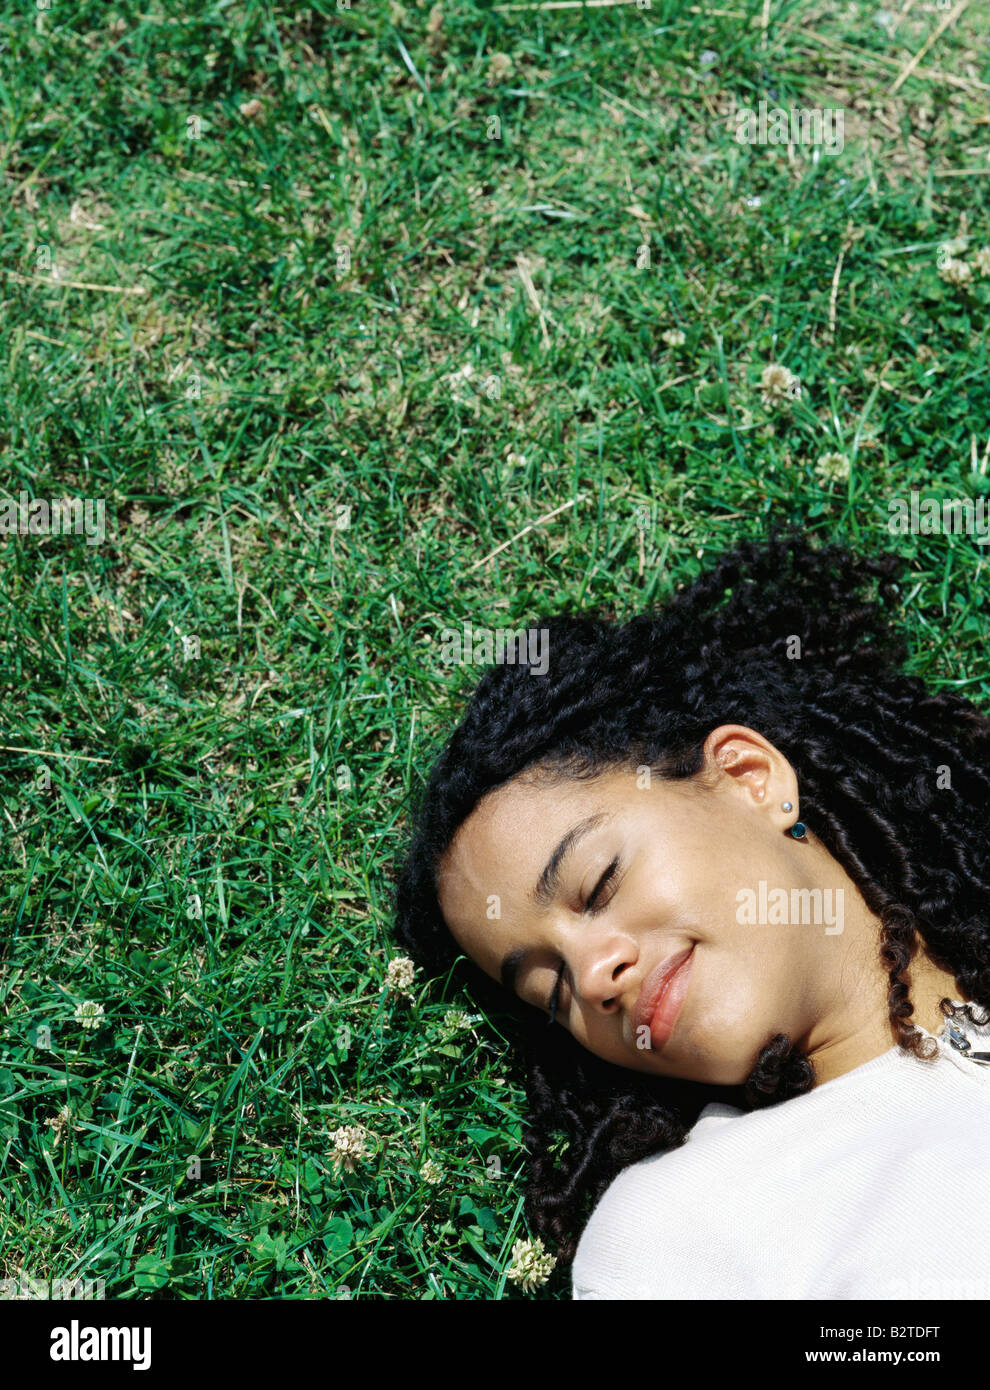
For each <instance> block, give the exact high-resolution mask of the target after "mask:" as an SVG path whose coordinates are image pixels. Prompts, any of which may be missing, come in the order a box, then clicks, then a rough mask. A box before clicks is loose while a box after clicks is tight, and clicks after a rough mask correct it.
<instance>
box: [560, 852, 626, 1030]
mask: <svg viewBox="0 0 990 1390" xmlns="http://www.w3.org/2000/svg"><path fill="white" fill-rule="evenodd" d="M618 868H619V860H618V856H616V858H615V859H613V860H612V862H611V864H609V866H608V868H607V869H606V870H605V872H604V873H603V874H602V876H601V878H600V879H599V880H598V882H597V883H596V884H595V886H594V888H593V890H592V892H591V896H590V897H589V898H588V901H587V902H586V903H585V905H584V910H585V912H586V913H589V914H590V915H591V916H592V917H593V916H594V915H595V914H596V913H597V912H601V911H603V910H604V908H605V907H607V905H608V903H609V902H611V900H612V897H614V896H615V895H614V894H612V895H611V897H609V898H608V899H607V900H606V901H605V902H604V903H599V904H598V906H596V907H592V903H594V902H595V900H596V899H597V898H598V896H599V894H600V893H601V891H602V889H603V888H606V887H607V886H608V884H609V883H611V881H612V879H613V878H615V875H616V873H617V871H618ZM563 981H564V964H563V962H561V966H560V969H559V971H558V972H557V983H556V984H555V985H554V988H553V993H552V994H551V996H550V999H549V1001H548V1003H547V1009H548V1010H549V1013H550V1024H553V1022H554V1020H555V1018H556V1016H557V1009H558V1008H559V1006H560V987H561V985H562V984H563ZM548 1026H550V1025H548Z"/></svg>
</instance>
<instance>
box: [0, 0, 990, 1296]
mask: <svg viewBox="0 0 990 1390" xmlns="http://www.w3.org/2000/svg"><path fill="white" fill-rule="evenodd" d="M145 8H146V7H144V6H138V5H136V4H130V3H125V4H115V5H113V6H112V7H108V6H107V5H106V4H104V3H102V0H101V3H95V0H79V3H76V4H74V5H72V6H71V7H68V6H65V5H63V4H62V3H60V0H54V3H53V4H52V7H51V8H50V9H48V10H46V11H41V12H39V11H36V10H35V9H34V8H33V7H32V6H30V5H28V4H27V3H26V0H22V3H20V4H19V5H18V6H17V7H16V8H15V7H8V8H7V9H6V12H5V14H4V16H3V17H2V18H0V45H2V50H0V51H2V53H3V62H2V67H3V70H4V78H3V82H2V84H0V165H2V169H3V180H4V195H5V196H4V198H3V204H2V211H0V252H2V272H0V280H2V287H3V298H4V313H3V316H2V321H0V335H2V349H0V359H2V362H3V364H4V365H3V366H2V367H0V371H2V373H3V382H2V390H0V440H2V445H3V461H4V491H5V493H6V494H7V495H10V496H13V497H15V498H16V497H17V496H18V494H19V493H20V492H21V490H28V491H29V492H30V493H31V495H32V496H34V497H39V498H52V497H54V498H58V497H62V496H63V495H69V496H80V497H89V498H102V499H105V502H106V515H107V536H106V540H105V542H104V543H103V544H101V545H89V544H87V543H86V541H85V539H83V538H81V537H61V536H46V535H37V536H36V535H27V536H16V537H12V538H9V539H8V540H7V541H6V544H5V546H4V548H3V550H2V554H0V599H2V602H0V632H2V640H3V644H4V650H3V662H2V670H0V682H2V687H3V688H2V706H0V708H2V714H0V735H2V737H0V743H2V745H3V750H2V752H0V758H2V759H3V769H4V777H3V787H2V810H3V821H4V825H5V827H6V832H5V843H6V854H5V856H4V862H3V867H2V870H0V904H2V911H3V915H4V927H3V934H2V945H0V962H2V969H0V1277H3V1276H4V1275H6V1277H8V1278H14V1277H16V1276H17V1274H18V1272H19V1271H20V1270H21V1269H24V1270H26V1271H28V1272H29V1273H30V1275H31V1276H32V1277H33V1278H35V1279H46V1278H70V1277H74V1276H76V1275H80V1276H82V1275H84V1276H86V1277H89V1278H102V1279H104V1280H105V1284H106V1293H107V1296H108V1297H111V1298H128V1299H129V1298H139V1297H144V1296H147V1295H149V1294H154V1295H155V1296H157V1297H165V1298H175V1299H196V1298H204V1297H211V1298H238V1299H247V1298H286V1299H305V1298H314V1297H327V1296H338V1297H340V1296H350V1297H353V1298H363V1297H372V1298H392V1299H395V1298H416V1299H421V1298H422V1299H431V1298H439V1297H446V1298H463V1299H491V1298H502V1297H506V1298H522V1297H536V1298H543V1299H549V1300H553V1299H561V1298H566V1297H568V1295H569V1286H568V1283H567V1280H566V1277H564V1275H563V1273H562V1271H561V1270H560V1269H557V1270H555V1271H554V1273H553V1275H552V1276H551V1278H550V1279H549V1281H548V1282H547V1283H546V1284H544V1285H541V1286H540V1287H538V1288H537V1289H536V1290H535V1291H532V1292H524V1291H522V1290H520V1289H519V1288H517V1286H516V1285H515V1284H513V1283H512V1282H507V1278H506V1275H507V1269H508V1265H509V1261H510V1256H511V1249H512V1246H513V1243H514V1242H515V1241H516V1240H517V1239H520V1238H523V1237H524V1236H525V1235H526V1228H525V1225H524V1222H523V1218H522V1214H521V1208H522V1191H523V1177H524V1172H525V1155H524V1153H523V1151H522V1147H521V1138H520V1136H521V1123H522V1092H521V1088H520V1076H519V1072H518V1068H517V1065H516V1064H515V1062H514V1061H513V1059H512V1056H511V1054H510V1053H509V1047H510V1042H509V1040H508V1039H507V1038H506V1037H504V1036H503V1035H502V1033H501V1031H500V1026H499V1024H498V1021H497V1020H496V1021H485V1020H483V1019H481V1018H480V1017H479V1016H478V1015H477V1014H475V1013H473V1012H472V1005H471V1002H470V1001H469V1000H465V999H463V998H461V997H458V996H457V995H456V993H455V992H453V991H451V990H449V989H445V987H444V982H442V981H439V982H429V981H425V980H422V979H419V978H417V979H416V981H415V982H414V985H413V987H412V993H411V997H406V996H404V995H403V994H401V993H398V992H397V991H395V990H392V989H388V988H387V987H386V970H387V966H388V961H389V959H390V958H391V956H392V955H393V954H394V951H393V948H392V946H391V944H390V938H389V926H390V891H391V890H390V885H389V868H390V865H391V864H392V862H393V860H394V858H395V855H396V854H397V852H398V851H399V850H400V848H401V845H402V843H403V838H404V835H405V833H406V794H407V791H408V790H409V789H410V788H412V789H415V788H416V787H418V786H419V785H420V784H421V783H422V780H423V778H424V777H425V775H426V772H427V770H428V767H429V764H430V759H431V755H432V753H433V751H434V750H435V749H436V748H437V747H438V745H439V743H440V741H441V740H442V739H443V737H444V734H445V732H446V731H448V730H449V728H450V727H451V723H452V721H453V719H454V718H455V717H456V712H457V709H458V707H459V700H460V699H461V697H462V695H463V693H464V691H465V690H466V689H467V688H469V686H470V684H471V682H472V680H473V679H474V677H475V676H476V675H477V672H473V671H471V670H466V671H464V670H461V671H455V672H451V671H450V670H449V669H447V668H446V667H445V666H444V665H443V663H442V662H441V661H440V660H439V658H438V652H439V633H440V630H441V629H442V628H443V627H445V626H459V625H460V624H461V623H462V622H464V621H470V622H471V623H473V624H475V625H477V626H489V627H499V626H503V627H504V626H507V625H517V624H521V623H524V622H525V620H526V619H527V618H528V617H531V616H534V615H536V614H539V613H541V612H545V611H547V610H548V609H551V608H555V607H560V608H563V607H578V606H587V607H597V608H600V609H603V610H606V611H611V612H614V613H616V614H620V615H625V614H629V613H632V612H634V611H638V610H640V609H642V608H643V607H644V606H646V605H648V604H649V603H651V602H654V601H657V600H660V599H662V598H663V597H664V595H666V594H668V593H670V592H671V591H672V589H673V588H674V586H676V585H677V584H680V583H684V582H686V581H689V580H690V579H691V578H692V577H693V576H694V575H695V574H697V573H698V572H699V571H700V570H701V569H702V567H703V566H704V565H705V564H706V563H707V558H708V556H709V555H710V553H712V552H717V551H719V550H721V549H723V548H725V547H727V546H728V545H730V544H731V543H732V542H733V540H735V539H737V538H738V537H740V536H744V535H756V534H761V533H763V532H765V531H766V529H767V526H768V524H769V523H770V522H771V521H772V520H774V519H789V520H791V521H794V522H796V523H798V524H801V525H803V526H804V527H805V528H806V529H807V530H808V531H810V532H812V533H814V534H815V535H817V536H819V537H821V538H822V539H823V540H825V539H831V538H841V539H844V540H846V541H848V542H850V543H852V544H854V545H856V546H858V547H860V548H862V549H865V550H867V551H871V552H872V551H880V550H889V549H898V550H899V551H900V552H901V553H903V554H904V555H905V556H906V558H907V559H908V562H909V569H910V579H911V582H910V585H909V586H908V587H907V588H906V589H905V591H904V595H903V597H904V605H903V614H902V618H903V622H904V624H905V627H906V629H907V630H908V632H909V633H910V636H911V641H912V652H913V655H912V667H913V670H914V671H915V672H916V673H918V674H920V675H923V676H924V677H926V678H927V679H928V680H929V681H931V683H932V684H933V686H934V687H936V688H947V687H951V688H953V689H960V690H963V691H964V692H965V693H966V694H967V695H968V696H969V697H970V698H971V699H973V700H974V701H976V702H977V703H978V704H980V705H981V706H982V707H983V708H988V707H990V659H988V648H987V637H988V626H990V619H988V616H987V608H986V602H985V595H986V592H987V569H988V566H987V555H986V550H985V547H981V546H980V545H979V544H978V542H977V539H976V538H974V537H973V536H966V535H952V536H949V535H944V534H935V535H908V536H903V537H901V536H892V535H891V534H890V533H889V531H888V528H887V517H888V505H889V502H890V500H891V499H892V498H896V497H907V496H908V495H909V494H910V491H911V490H912V489H919V490H921V491H923V492H927V493H931V494H932V495H935V496H938V497H940V498H942V497H958V498H964V497H970V498H974V499H975V498H979V497H984V496H986V495H987V494H988V492H990V480H988V470H987V457H988V454H987V450H988V447H990V441H988V439H987V434H988V431H990V409H988V406H990V385H988V383H990V361H988V346H987V328H986V325H987V308H988V304H990V276H981V275H980V274H979V273H978V272H977V271H974V273H973V275H972V277H971V279H970V281H969V282H968V283H965V284H959V283H952V282H951V281H950V280H947V279H946V278H945V277H944V275H941V274H940V273H939V248H940V247H943V246H944V243H945V242H946V241H950V240H951V239H953V238H957V237H960V236H962V237H966V238H967V239H968V240H967V242H966V245H965V246H964V247H963V248H962V249H961V250H960V252H959V254H960V255H961V256H962V257H963V259H966V258H967V257H970V258H971V259H970V261H969V263H970V264H976V262H974V261H973V260H972V253H973V252H974V251H976V250H977V249H978V248H979V247H982V246H986V245H987V244H988V243H990V224H988V217H987V213H988V204H990V160H988V151H990V128H988V125H987V116H986V111H987V92H988V91H990V43H988V30H990V19H988V16H987V13H986V11H985V9H984V8H983V7H981V6H978V5H976V4H973V5H971V6H969V7H968V8H967V9H966V10H965V11H964V12H963V13H962V14H961V15H959V16H958V17H957V18H956V19H955V20H954V21H953V23H952V24H951V25H949V26H948V27H947V28H945V29H944V30H943V31H942V32H941V33H940V34H939V36H938V37H937V38H936V39H935V40H934V42H933V43H932V44H931V46H930V47H928V48H927V49H926V51H925V53H924V56H923V58H922V59H921V61H920V63H919V64H918V65H917V67H916V68H915V69H914V70H913V71H912V72H911V73H909V75H908V76H906V78H904V80H903V81H900V82H899V75H900V74H901V73H902V72H903V71H904V69H905V68H906V66H907V64H908V63H909V61H910V59H911V57H912V55H914V54H916V53H917V52H918V51H919V50H921V49H922V48H923V46H924V45H925V44H926V42H927V41H928V39H929V38H930V37H931V36H932V35H934V34H935V31H936V29H937V28H938V26H939V25H940V23H941V21H942V20H943V19H944V18H945V17H946V12H945V11H943V10H941V9H939V8H938V7H936V6H932V5H916V6H914V7H910V8H909V9H908V8H907V7H906V12H905V13H903V15H902V17H901V18H900V19H899V21H897V17H896V15H894V14H891V15H888V16H887V17H886V20H885V21H884V22H878V12H877V11H875V9H874V7H873V6H872V5H867V4H860V3H846V4H843V5H841V6H839V5H836V4H827V5H824V6H822V5H820V4H811V3H807V2H806V0H795V2H794V3H789V2H788V0H784V3H779V2H778V0H773V3H771V4H770V6H769V8H768V9H767V11H766V16H767V18H768V22H767V23H766V24H764V7H763V4H762V0H759V3H752V0H744V3H740V4H738V5H735V6H734V7H733V8H731V9H724V10H718V11H709V12H708V13H702V12H701V11H702V10H704V9H705V8H706V7H703V6H690V5H687V4H684V3H673V0H654V2H653V3H652V5H651V6H650V7H649V8H648V9H647V8H644V9H640V8H638V7H637V6H636V5H622V6H620V5H614V6H605V7H596V8H589V9H578V8H571V9H556V10H554V9H547V8H544V9H542V10H536V11H534V10H533V9H514V8H511V7H508V8H506V7H501V8H498V7H493V6H491V5H487V4H486V5H481V4H472V3H466V2H465V3H451V4H449V5H446V6H444V7H442V9H441V8H439V7H437V8H435V9H433V10H430V9H429V8H428V7H427V6H423V5H418V6H417V5H414V4H407V5H399V4H394V3H393V4H391V5H388V4H384V3H382V4H379V3H374V4H373V3H370V0H352V3H351V5H350V6H349V7H348V6H344V7H342V8H340V9H338V8H337V7H336V5H334V4H330V3H329V0H324V2H323V3H322V4H319V5H314V6H310V7H305V8H299V7H296V6H292V5H285V6H283V5H276V4H261V3H252V2H251V0H245V3H241V4H238V5H227V6H221V5H217V4H209V3H203V2H202V0H194V3H189V4H184V5H183V6H181V7H179V6H169V5H162V6H159V7H158V8H157V9H155V11H154V12H153V13H144V10H145ZM879 14H880V15H882V14H883V12H879ZM895 21H896V22H895ZM498 55H503V56H498ZM702 55H704V56H702ZM761 100H766V101H767V102H768V103H769V104H770V105H773V104H774V103H776V104H778V105H780V106H784V107H789V106H792V105H797V106H801V105H805V106H823V107H829V108H835V109H841V110H842V111H843V112H844V114H845V137H844V148H843V149H842V151H841V153H837V154H834V155H829V154H825V153H823V152H822V151H820V150H819V151H818V153H819V156H820V157H819V158H817V159H815V158H813V157H812V151H811V150H810V149H809V148H808V147H795V148H792V149H791V150H790V151H789V150H788V149H787V148H786V147H784V148H781V147H772V146H759V145H755V146H747V145H741V144H739V143H738V142H737V141H736V140H735V139H734V135H733V129H734V127H733V125H732V123H731V120H730V116H731V112H732V110H733V109H734V108H735V107H742V106H750V107H752V108H754V109H755V108H756V107H758V105H759V102H760V101H761ZM496 137H497V138H496ZM643 248H646V250H644V249H643ZM943 259H944V252H943ZM53 267H54V270H53ZM672 330H679V332H680V333H682V334H683V342H682V343H677V341H676V338H675V339H674V340H672V341H670V342H668V341H666V340H665V338H664V334H665V333H668V334H669V333H670V332H671V331H672ZM774 362H776V363H779V364H781V365H783V366H785V367H786V368H787V369H788V370H789V371H791V372H792V373H794V374H796V375H797V376H798V378H799V379H800V383H801V396H800V399H799V400H795V401H793V402H791V403H790V404H784V405H783V406H779V407H776V406H774V405H773V404H771V405H765V404H764V402H763V401H762V399H761V377H762V373H763V371H764V369H765V368H766V367H767V366H768V365H769V364H771V363H774ZM469 369H470V370H469ZM832 453H839V454H843V455H845V457H846V459H847V460H848V464H849V467H848V475H847V476H838V477H832V478H831V479H830V478H829V477H828V476H827V475H826V472H825V470H823V469H822V468H821V467H820V465H819V460H820V459H821V458H822V457H823V456H825V455H828V454H832ZM974 465H975V466H974ZM841 472H842V470H841V469H840V473H841ZM566 504H570V505H566ZM551 513H553V515H552V516H549V519H546V520H543V518H546V517H548V514H551ZM525 528H531V529H529V530H528V531H527V532H526V534H524V535H522V536H519V537H518V538H516V537H517V535H518V533H520V532H523V531H524V530H525ZM496 550H498V554H496V555H494V557H493V558H491V559H487V558H486V557H488V556H489V555H491V554H492V553H493V552H495V551H496ZM183 638H187V639H190V640H188V641H186V642H185V643H184V642H183ZM85 1001H92V1002H94V1003H96V1004H99V1005H101V1006H102V1008H103V1014H102V1015H101V1016H98V1017H97V1018H96V1019H94V1020H85V1019H84V1017H83V1014H82V1013H80V1020H82V1021H79V1020H77V1012H79V1010H80V1005H81V1004H83V1003H84V1002H85ZM459 1010H460V1011H463V1012H465V1013H466V1014H468V1016H469V1017H468V1019H467V1022H466V1026H465V1020H464V1019H460V1020H458V1018H457V1017H456V1016H455V1017H454V1018H452V1019H451V1018H449V1017H448V1015H449V1014H450V1013H451V1012H452V1011H453V1012H454V1013H455V1015H456V1012H457V1011H459ZM90 1021H92V1022H95V1024H96V1026H95V1027H93V1026H84V1023H85V1022H90ZM458 1024H459V1025H460V1026H458ZM354 1125H358V1126H362V1127H364V1128H365V1129H366V1130H367V1132H368V1136H369V1137H368V1154H367V1156H366V1157H364V1158H363V1159H361V1160H359V1161H358V1162H356V1163H355V1165H354V1170H353V1171H347V1170H346V1168H345V1167H344V1165H343V1164H337V1163H335V1162H334V1160H333V1144H332V1141H331V1135H332V1134H333V1133H334V1132H335V1131H336V1130H338V1129H339V1128H340V1127H343V1126H354ZM427 1160H430V1161H431V1162H432V1163H433V1164H435V1165H436V1169H435V1170H431V1169H429V1168H428V1169H427V1173H428V1175H429V1176H430V1177H437V1176H438V1174H439V1181H434V1182H431V1181H427V1179H426V1178H424V1176H423V1167H424V1164H425V1163H426V1162H427Z"/></svg>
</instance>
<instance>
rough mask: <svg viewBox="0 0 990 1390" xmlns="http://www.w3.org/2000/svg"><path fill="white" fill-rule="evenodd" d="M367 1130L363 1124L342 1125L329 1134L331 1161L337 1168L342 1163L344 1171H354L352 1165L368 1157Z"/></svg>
mask: <svg viewBox="0 0 990 1390" xmlns="http://www.w3.org/2000/svg"><path fill="white" fill-rule="evenodd" d="M367 1138H368V1131H367V1130H366V1129H365V1128H364V1126H363V1125H342V1126H341V1127H340V1129H335V1130H334V1132H333V1133H332V1134H331V1136H330V1141H331V1143H332V1144H333V1161H334V1163H335V1164H336V1165H337V1167H338V1168H340V1167H341V1165H343V1168H344V1171H345V1172H346V1173H353V1172H354V1165H355V1164H356V1163H357V1162H358V1161H359V1160H360V1159H362V1158H367V1157H368V1145H367Z"/></svg>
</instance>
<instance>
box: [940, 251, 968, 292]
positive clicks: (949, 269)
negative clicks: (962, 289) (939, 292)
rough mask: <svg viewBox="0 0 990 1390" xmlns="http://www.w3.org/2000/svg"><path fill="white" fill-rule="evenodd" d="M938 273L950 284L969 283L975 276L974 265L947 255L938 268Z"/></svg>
mask: <svg viewBox="0 0 990 1390" xmlns="http://www.w3.org/2000/svg"><path fill="white" fill-rule="evenodd" d="M938 273H939V275H940V276H941V277H942V279H943V280H945V281H946V282H947V283H948V284H950V285H967V284H969V282H970V280H972V278H973V271H972V267H971V266H969V265H968V264H967V262H966V261H957V260H955V259H954V258H953V257H952V256H947V257H946V259H945V260H944V261H942V263H941V265H940V266H939V268H938Z"/></svg>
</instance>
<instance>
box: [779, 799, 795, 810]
mask: <svg viewBox="0 0 990 1390" xmlns="http://www.w3.org/2000/svg"><path fill="white" fill-rule="evenodd" d="M780 809H781V810H782V811H793V810H794V807H793V806H792V805H791V803H790V802H789V801H782V802H781V803H780Z"/></svg>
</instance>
